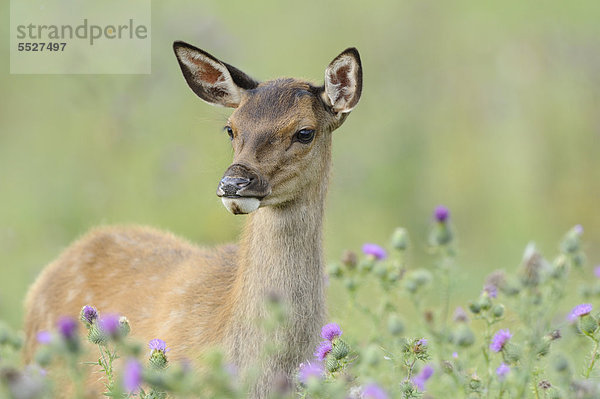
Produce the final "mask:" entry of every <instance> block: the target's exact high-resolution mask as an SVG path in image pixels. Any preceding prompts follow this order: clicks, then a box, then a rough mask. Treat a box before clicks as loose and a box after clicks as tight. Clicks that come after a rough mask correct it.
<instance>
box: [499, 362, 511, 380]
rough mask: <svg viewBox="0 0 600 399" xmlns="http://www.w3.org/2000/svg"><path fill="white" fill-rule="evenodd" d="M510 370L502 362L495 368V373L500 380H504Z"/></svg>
mask: <svg viewBox="0 0 600 399" xmlns="http://www.w3.org/2000/svg"><path fill="white" fill-rule="evenodd" d="M509 372H510V367H508V366H507V365H506V364H505V363H504V362H502V363H500V366H498V368H497V369H496V375H497V376H498V379H499V380H500V381H504V379H505V378H506V375H507V374H508V373H509Z"/></svg>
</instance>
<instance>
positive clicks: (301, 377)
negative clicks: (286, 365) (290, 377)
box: [298, 362, 325, 384]
mask: <svg viewBox="0 0 600 399" xmlns="http://www.w3.org/2000/svg"><path fill="white" fill-rule="evenodd" d="M324 373H325V370H323V366H321V364H319V363H311V362H306V363H302V364H301V365H300V369H299V370H298V381H300V382H301V383H302V384H306V383H307V382H308V380H310V379H312V378H315V379H321V378H323V375H324Z"/></svg>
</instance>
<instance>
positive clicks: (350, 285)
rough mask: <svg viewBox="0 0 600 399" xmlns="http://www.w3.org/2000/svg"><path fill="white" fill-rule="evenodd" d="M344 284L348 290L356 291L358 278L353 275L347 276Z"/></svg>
mask: <svg viewBox="0 0 600 399" xmlns="http://www.w3.org/2000/svg"><path fill="white" fill-rule="evenodd" d="M344 286H345V287H346V289H347V290H348V291H355V290H356V287H357V284H356V280H354V279H353V278H352V277H347V278H346V279H345V280H344Z"/></svg>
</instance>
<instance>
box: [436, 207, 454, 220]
mask: <svg viewBox="0 0 600 399" xmlns="http://www.w3.org/2000/svg"><path fill="white" fill-rule="evenodd" d="M433 217H434V218H435V220H437V221H438V222H440V223H445V222H446V221H447V220H448V218H449V217H450V211H449V210H448V208H446V207H445V206H443V205H439V206H437V207H436V208H435V211H433Z"/></svg>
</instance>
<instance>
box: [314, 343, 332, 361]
mask: <svg viewBox="0 0 600 399" xmlns="http://www.w3.org/2000/svg"><path fill="white" fill-rule="evenodd" d="M332 349H333V346H332V345H331V341H323V342H321V343H320V344H319V346H318V347H317V350H316V351H315V357H316V358H317V359H319V360H321V361H323V360H325V358H326V357H327V355H328V354H329V352H331V350H332Z"/></svg>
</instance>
